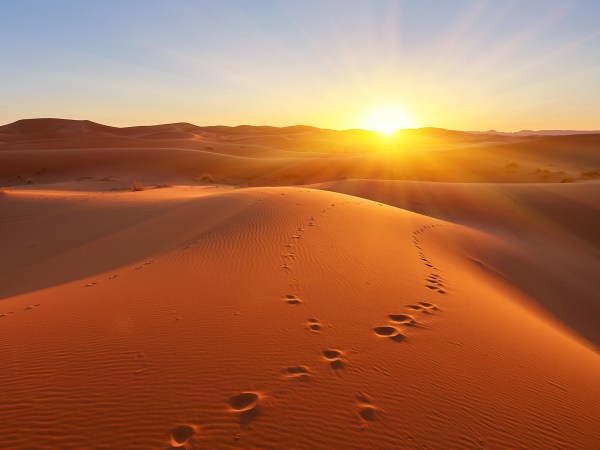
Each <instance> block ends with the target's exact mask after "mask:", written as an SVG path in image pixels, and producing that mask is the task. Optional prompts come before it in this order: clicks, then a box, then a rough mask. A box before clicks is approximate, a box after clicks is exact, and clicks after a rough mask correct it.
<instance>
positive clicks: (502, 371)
mask: <svg viewBox="0 0 600 450" xmlns="http://www.w3.org/2000/svg"><path fill="white" fill-rule="evenodd" d="M56 192H58V191H55V192H54V193H48V192H45V191H43V190H41V189H38V190H36V189H31V190H22V191H18V192H17V191H16V190H15V191H9V192H8V193H6V194H5V195H3V196H1V197H0V206H2V207H3V208H4V207H7V208H10V209H11V210H12V211H14V215H13V217H12V218H6V217H4V218H3V226H4V227H9V228H8V229H10V230H13V233H12V234H13V235H17V234H18V233H17V232H16V230H18V229H21V231H22V233H23V237H22V238H21V239H20V240H16V241H15V243H14V244H11V245H13V246H14V248H15V249H17V248H20V247H19V246H22V245H26V244H27V243H28V242H29V240H31V237H33V236H36V237H38V242H37V244H38V246H39V248H34V249H33V250H32V251H33V252H34V253H32V254H31V255H29V256H27V255H25V256H23V257H22V258H23V260H22V261H21V262H18V261H17V262H16V263H15V264H16V266H18V267H17V268H15V269H14V272H13V273H12V275H11V277H9V278H11V279H12V278H13V275H14V279H15V281H14V283H13V285H12V286H10V287H9V288H8V290H7V291H6V292H5V298H4V299H3V300H1V303H0V308H1V309H0V315H2V317H0V342H1V345H0V360H2V361H3V370H2V371H1V372H0V388H1V389H2V391H3V392H4V393H6V394H7V395H6V396H5V398H4V400H3V402H2V404H1V405H0V431H1V432H2V435H3V440H4V445H6V446H7V447H9V448H10V447H17V448H166V447H170V446H171V447H178V446H186V447H188V448H235V447H238V448H239V447H242V448H284V447H285V448H357V449H358V448H425V447H426V448H481V447H485V448H506V447H511V448H557V447H558V448H595V447H597V446H598V444H600V432H599V430H598V429H597V427H596V417H597V411H598V406H599V405H600V386H599V385H598V383H597V379H598V375H599V374H600V360H599V358H598V354H597V352H596V351H595V350H593V348H592V347H591V346H589V345H588V344H587V343H586V342H585V341H583V340H582V339H580V338H578V337H577V336H576V335H574V334H573V333H572V332H571V331H570V330H568V329H566V328H563V327H561V326H558V325H557V322H556V321H555V320H554V319H553V318H552V317H550V316H548V315H545V314H543V313H542V312H541V311H540V309H539V308H538V307H537V305H536V304H535V302H534V301H533V300H532V298H531V297H530V295H528V293H527V292H526V291H525V290H523V289H521V286H519V285H518V284H516V285H512V284H511V283H507V282H506V280H504V279H502V278H501V277H498V276H496V275H495V274H494V273H491V272H490V271H487V270H482V268H481V267H482V265H483V266H489V267H492V268H493V267H495V266H496V265H497V264H498V261H504V262H505V264H508V263H511V264H512V263H519V261H520V258H522V257H523V254H522V253H519V252H515V249H514V242H513V241H511V240H510V239H503V238H502V237H501V236H499V235H496V234H495V233H493V232H490V230H483V229H480V228H478V227H475V226H471V225H468V224H465V225H463V224H458V223H453V222H451V221H447V220H440V219H436V218H433V217H427V216H425V215H422V214H418V213H415V212H411V211H407V210H405V209H401V208H398V207H395V206H391V205H386V204H383V203H377V202H373V201H370V200H366V199H364V198H360V197H356V196H351V195H345V194H341V193H334V192H327V191H323V190H316V189H308V188H300V187H297V188H286V187H272V188H248V189H239V190H233V189H229V190H227V189H212V190H211V189H208V190H207V189H202V188H192V187H189V188H178V187H174V188H167V189H153V190H147V191H143V192H129V193H126V192H122V193H119V192H117V193H112V194H98V193H72V192H68V193H63V194H61V195H57V194H56ZM45 197H48V198H49V199H48V200H44V198H45ZM61 197H64V198H61ZM84 204H86V205H91V207H89V209H87V208H88V207H87V206H84ZM50 205H51V206H50ZM100 209H101V210H102V211H103V212H102V213H101V214H98V216H95V214H96V213H95V211H98V210H100ZM100 216H101V217H105V218H106V221H105V222H104V221H102V220H100V219H99V217H100ZM38 219H39V220H38ZM59 224H67V225H66V226H65V230H64V231H62V232H59V231H54V232H53V233H54V234H53V235H51V236H52V237H51V238H49V239H48V241H47V242H45V241H44V240H43V238H41V236H43V233H44V230H45V229H47V228H50V227H57V226H60V225H59ZM59 240H61V245H60V246H58V245H54V244H53V243H54V242H57V241H59ZM454 242H457V243H460V247H457V246H455V245H453V244H452V243H454ZM61 249H62V250H61ZM458 249H461V250H460V251H458ZM464 249H466V250H464ZM468 249H473V251H475V249H479V253H477V255H476V259H477V261H478V263H479V264H476V263H473V259H474V255H473V254H472V253H470V252H469V251H468ZM482 249H483V250H482ZM14 253H15V254H18V253H19V252H17V251H15V252H14ZM34 260H35V261H36V262H35V263H34V262H33V261H34ZM2 263H3V266H2V267H3V268H4V270H9V271H10V270H12V269H11V268H10V264H9V263H8V262H7V261H6V259H4V260H2ZM17 263H18V264H17ZM36 264H37V265H36ZM53 271H54V272H55V273H52V272H53ZM41 273H44V274H45V275H43V276H41V275H40V274H41ZM27 274H29V277H30V278H32V279H35V280H38V281H36V282H40V283H42V284H43V286H42V285H39V286H38V285H35V284H34V285H32V287H31V288H30V289H27V288H24V287H23V286H26V285H27V282H26V279H27V278H28V275H27ZM19 277H22V278H19ZM7 279H8V278H7ZM39 280H41V281H39ZM16 292H19V293H18V294H15V293H16Z"/></svg>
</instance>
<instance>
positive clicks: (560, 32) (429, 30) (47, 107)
mask: <svg viewBox="0 0 600 450" xmlns="http://www.w3.org/2000/svg"><path fill="white" fill-rule="evenodd" d="M0 6H1V11H2V12H1V14H0V123H9V122H12V121H15V120H18V119H24V118H33V117H61V118H71V119H89V120H93V121H96V122H100V123H105V124H109V125H115V126H127V125H146V124H157V123H171V122H190V123H194V124H197V125H218V124H220V125H240V124H250V125H274V126H287V125H297V124H303V125H313V126H318V127H322V128H334V129H348V128H360V127H361V126H362V125H364V124H365V120H366V119H365V117H367V116H369V115H371V116H372V114H373V112H374V111H378V110H380V109H382V108H388V109H389V108H396V109H398V110H401V111H403V114H404V117H409V118H410V123H411V125H412V126H435V127H442V128H449V129H460V130H489V129H496V130H503V131H515V130H520V129H600V25H599V24H600V1H597V0H502V1H497V0H489V1H484V0H419V1H416V0H415V1H411V0H371V1H367V0H280V1H277V0H260V1H253V0H235V1H234V0H218V1H216V0H215V1H211V0H204V1H201V0H102V1H95V0H53V1H48V0H19V1H10V0H0Z"/></svg>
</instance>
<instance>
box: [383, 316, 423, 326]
mask: <svg viewBox="0 0 600 450" xmlns="http://www.w3.org/2000/svg"><path fill="white" fill-rule="evenodd" d="M388 317H389V319H390V320H391V321H392V322H397V323H401V324H403V325H414V324H416V323H417V322H416V321H415V319H414V317H412V316H409V315H408V314H390V315H388Z"/></svg>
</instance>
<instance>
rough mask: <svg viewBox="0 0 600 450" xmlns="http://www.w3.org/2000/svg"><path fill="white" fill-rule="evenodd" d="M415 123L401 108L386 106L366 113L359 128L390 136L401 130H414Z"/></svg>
mask: <svg viewBox="0 0 600 450" xmlns="http://www.w3.org/2000/svg"><path fill="white" fill-rule="evenodd" d="M414 127H416V123H415V121H414V120H413V118H412V117H410V115H408V114H407V112H406V111H404V110H403V109H401V108H398V107H395V106H387V107H383V108H379V109H375V110H373V111H371V112H370V113H368V114H367V115H366V116H365V117H364V120H363V121H362V124H361V128H364V129H365V130H372V131H378V132H380V133H382V134H392V133H394V132H396V131H397V130H399V129H401V128H414Z"/></svg>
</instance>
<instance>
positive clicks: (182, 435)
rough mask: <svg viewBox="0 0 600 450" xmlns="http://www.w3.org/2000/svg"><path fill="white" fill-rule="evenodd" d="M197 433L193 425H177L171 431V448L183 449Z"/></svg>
mask: <svg viewBox="0 0 600 450" xmlns="http://www.w3.org/2000/svg"><path fill="white" fill-rule="evenodd" d="M196 432H197V429H196V427H194V426H192V425H177V426H176V427H175V428H172V429H171V446H173V447H183V445H184V444H185V443H186V442H187V441H189V440H190V439H191V438H192V436H194V434H195V433H196Z"/></svg>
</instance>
